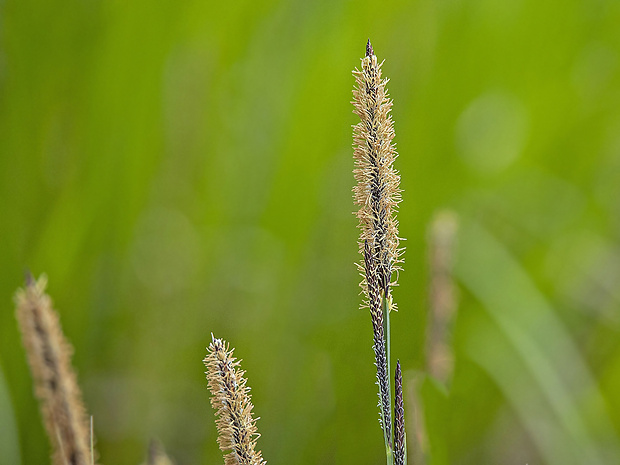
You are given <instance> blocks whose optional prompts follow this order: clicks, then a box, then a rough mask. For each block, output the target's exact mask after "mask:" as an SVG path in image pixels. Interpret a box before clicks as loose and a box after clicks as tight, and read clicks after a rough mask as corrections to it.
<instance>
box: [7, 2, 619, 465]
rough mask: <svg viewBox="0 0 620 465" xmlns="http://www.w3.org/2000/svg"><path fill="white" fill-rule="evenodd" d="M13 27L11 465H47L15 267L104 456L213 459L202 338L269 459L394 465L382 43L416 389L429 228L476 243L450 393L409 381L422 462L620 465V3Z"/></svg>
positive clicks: (117, 8)
mask: <svg viewBox="0 0 620 465" xmlns="http://www.w3.org/2000/svg"><path fill="white" fill-rule="evenodd" d="M0 22H1V24H0V239H1V242H0V270H1V271H0V276H1V278H2V279H0V296H2V302H3V304H2V306H1V308H2V311H1V312H0V370H1V373H0V446H1V447H2V450H1V451H0V463H2V464H4V463H7V464H9V463H10V464H16V463H20V461H21V463H23V464H31V463H37V464H38V463H41V464H43V463H49V458H48V455H49V446H48V443H47V439H46V438H45V436H44V433H43V427H42V425H41V418H40V415H39V413H38V410H37V404H36V402H35V400H34V396H33V393H32V384H31V378H30V375H29V373H28V368H27V366H26V358H25V354H24V353H23V351H22V349H21V343H20V341H19V337H18V331H17V327H16V323H15V320H14V316H13V306H12V302H11V296H12V294H13V292H14V290H15V289H16V288H17V287H18V286H19V285H20V284H21V282H22V276H23V271H24V269H25V268H26V267H28V268H30V269H31V270H32V272H33V273H34V274H35V275H38V274H39V273H41V272H46V273H47V274H48V276H49V292H50V294H51V295H52V296H53V297H54V298H55V302H56V307H57V308H58V310H59V312H60V314H61V318H62V323H63V327H64V330H65V332H66V334H67V337H68V338H69V339H70V340H71V341H72V342H73V345H74V347H75V356H74V364H75V366H76V369H77V371H78V375H79V380H80V383H81V385H82V386H83V389H84V395H85V400H86V402H87V404H88V406H89V409H90V412H91V413H92V414H93V416H94V425H95V431H96V434H97V438H98V444H97V447H98V449H99V451H100V453H101V461H102V462H103V463H117V464H120V465H124V464H128V465H129V464H136V463H140V461H142V460H143V458H144V456H145V454H146V448H147V445H148V443H149V440H150V438H152V437H157V438H159V439H160V440H161V441H162V442H163V444H165V446H166V450H167V451H168V452H169V454H170V455H171V456H172V457H174V458H175V459H176V460H177V462H178V463H179V464H190V463H218V462H219V461H220V460H221V455H220V452H219V451H218V450H217V444H216V441H215V438H216V430H215V424H214V421H213V420H214V415H213V412H212V411H211V409H210V406H209V402H208V393H207V389H206V380H205V379H204V375H203V371H204V368H203V366H202V362H201V360H202V358H203V357H204V355H205V353H206V346H207V345H208V343H209V341H210V340H211V335H210V333H211V332H213V333H214V334H215V335H216V336H218V337H223V338H226V339H227V340H229V341H230V342H231V343H232V344H233V345H234V346H235V347H236V352H235V355H236V356H238V357H239V358H242V359H243V367H244V368H245V369H246V370H247V376H248V378H249V385H250V386H251V387H252V393H253V403H254V404H255V412H256V414H257V415H259V416H260V417H261V420H260V421H259V422H258V427H259V430H260V431H261V433H262V437H261V438H260V439H259V442H258V445H259V448H261V449H262V451H263V455H264V456H265V458H266V459H267V460H268V461H269V463H273V464H277V463H289V464H297V463H299V464H301V463H307V464H321V463H325V464H336V463H343V464H344V463H351V464H353V463H355V464H378V463H383V461H384V460H385V458H384V450H383V439H382V436H381V431H380V429H379V425H378V422H377V418H378V410H377V408H376V401H377V397H376V386H375V385H374V384H373V382H374V366H373V364H372V360H373V355H372V350H371V324H370V319H369V317H368V315H367V314H366V313H365V312H363V311H360V310H358V305H359V300H360V298H361V297H360V296H359V295H358V291H359V288H358V287H357V285H358V281H359V278H358V276H357V272H356V270H355V267H354V266H353V262H354V261H356V260H358V255H357V244H356V238H357V236H358V232H357V230H356V229H355V225H356V220H355V217H354V216H353V215H352V214H351V212H352V211H353V209H354V206H353V203H352V198H351V187H352V186H353V182H354V181H353V175H352V173H351V170H352V167H353V161H352V149H351V143H352V135H351V125H352V124H354V123H355V122H356V120H355V117H354V115H353V114H352V107H351V105H350V100H351V89H352V86H353V78H352V76H351V70H352V69H353V68H354V67H355V66H359V58H360V57H361V56H362V55H363V53H364V46H365V42H366V39H367V38H368V37H370V38H371V40H372V42H373V46H374V48H375V52H376V54H377V55H378V57H379V58H380V59H385V64H384V67H383V72H384V74H385V75H386V76H387V77H389V78H390V79H391V81H390V83H389V86H388V87H389V89H390V93H391V96H392V98H393V99H394V110H393V116H394V120H395V128H396V139H395V141H396V142H397V144H398V150H399V153H400V157H399V159H398V160H397V161H396V165H397V168H398V169H399V170H400V172H401V175H402V187H403V188H404V193H403V197H404V201H403V202H402V204H401V208H400V214H399V220H400V234H401V235H402V236H403V237H405V238H407V241H406V243H405V245H406V246H407V251H406V253H405V264H404V271H403V272H402V273H401V274H400V277H399V283H400V286H399V287H398V288H396V289H395V291H394V297H395V299H396V300H397V302H398V306H399V308H400V311H399V312H398V314H396V315H394V317H393V318H392V344H393V346H392V354H393V356H395V357H398V358H400V360H401V363H402V365H403V368H404V375H405V384H407V382H408V380H409V381H410V380H412V379H413V378H414V377H416V376H418V375H416V374H415V373H417V372H419V371H420V370H423V369H424V363H425V354H424V347H425V328H426V321H427V302H428V299H427V287H428V286H427V285H428V274H427V264H426V241H425V234H426V229H427V225H428V222H429V220H430V218H431V217H432V215H433V213H434V212H435V211H436V210H437V209H438V208H442V207H450V208H452V209H453V210H455V211H456V212H457V213H458V214H459V216H460V222H461V228H460V238H459V261H458V264H457V266H456V271H455V273H456V275H457V279H458V284H459V287H460V307H459V312H458V316H457V319H456V321H455V324H454V339H453V342H454V355H455V372H454V376H453V380H452V383H451V385H450V386H449V389H444V388H443V387H440V386H439V385H438V384H437V383H436V382H435V381H434V380H432V379H429V378H427V379H426V380H425V381H423V382H422V383H420V398H421V399H422V400H423V402H424V409H425V412H426V416H427V427H426V429H427V433H428V441H429V444H430V452H431V454H432V458H431V459H430V460H429V463H431V464H434V465H438V464H448V463H450V464H480V463H502V464H508V465H513V464H514V465H522V464H524V463H530V464H532V463H545V464H548V465H555V464H562V465H572V464H583V463H588V464H609V463H618V461H619V460H620V449H619V443H620V441H619V437H620V396H619V395H618V393H620V285H619V283H620V248H619V240H620V33H619V32H618V24H620V4H619V3H618V2H615V1H612V0H607V1H605V0H598V1H592V0H583V1H576V0H562V1H560V0H553V1H547V2H537V1H533V0H509V1H495V0H472V1H464V0H444V1H434V0H417V1H412V2H405V1H401V2H397V1H387V2H380V3H378V2H343V1H333V0H330V1H316V2H308V1H295V2H274V1H244V0H238V1H232V2H205V1H188V2H172V1H167V0H162V1H157V2H146V1H135V2H114V1H110V2H105V1H102V2H97V1H94V0H89V1H76V0H61V1H55V2H51V1H32V0H22V1H15V0H7V1H5V2H3V3H2V4H1V5H0ZM408 408H409V407H408ZM407 415H408V418H409V419H411V418H412V412H411V410H408V411H407ZM413 436H414V434H413V431H412V430H411V428H410V429H409V438H410V439H411V438H412V437H413ZM411 447H413V446H412V445H411V444H410V449H409V452H410V454H411V456H413V451H412V450H411Z"/></svg>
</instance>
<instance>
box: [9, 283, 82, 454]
mask: <svg viewBox="0 0 620 465" xmlns="http://www.w3.org/2000/svg"><path fill="white" fill-rule="evenodd" d="M46 284H47V280H46V278H45V277H44V276H42V277H41V278H39V280H38V281H36V282H35V281H34V279H33V278H32V277H31V276H28V277H27V279H26V286H25V287H24V288H23V289H19V290H18V291H17V293H16V295H15V301H16V304H17V309H16V316H17V320H18V322H19V326H20V329H21V333H22V340H23V343H24V347H25V348H26V352H27V355H28V363H29V364H30V370H31V372H32V377H33V378H34V384H35V393H36V396H37V397H38V398H39V400H40V403H41V411H42V414H43V418H44V421H45V427H46V429H47V434H48V436H49V438H50V441H51V443H52V445H53V449H54V454H53V461H54V464H56V465H87V464H91V463H92V461H93V457H94V451H93V450H92V438H91V432H90V427H89V421H88V417H87V415H86V410H85V408H84V404H83V402H82V393H81V392H80V389H79V387H78V384H77V381H76V376H75V373H74V371H73V369H72V367H71V353H72V349H71V346H70V345H69V343H68V342H67V340H66V339H65V337H64V335H63V333H62V330H61V327H60V322H59V319H58V314H57V313H56V312H55V311H54V310H53V308H52V301H51V299H50V297H49V296H48V295H47V294H46V293H45V286H46Z"/></svg>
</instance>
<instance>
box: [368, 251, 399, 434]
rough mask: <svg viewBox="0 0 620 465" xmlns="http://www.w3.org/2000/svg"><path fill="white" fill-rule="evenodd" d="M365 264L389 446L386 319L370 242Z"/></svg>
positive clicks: (384, 423) (374, 347)
mask: <svg viewBox="0 0 620 465" xmlns="http://www.w3.org/2000/svg"><path fill="white" fill-rule="evenodd" d="M364 264H365V272H366V277H367V290H368V304H369V306H370V316H371V319H372V332H373V346H372V348H373V350H374V352H375V366H376V367H377V384H378V385H379V409H380V412H381V427H382V429H383V433H384V435H385V439H386V442H387V444H391V442H392V432H391V426H392V420H391V407H390V383H389V376H390V375H389V373H388V364H387V353H386V347H385V331H384V327H383V325H384V318H383V311H382V309H381V294H380V292H381V290H380V288H379V280H378V273H377V265H376V261H375V257H374V255H373V254H372V251H371V249H370V246H369V244H368V241H366V243H365V244H364Z"/></svg>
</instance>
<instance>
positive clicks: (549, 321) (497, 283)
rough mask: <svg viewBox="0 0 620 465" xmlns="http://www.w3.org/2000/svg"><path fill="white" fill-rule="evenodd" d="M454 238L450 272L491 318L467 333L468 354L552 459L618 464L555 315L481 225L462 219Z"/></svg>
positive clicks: (609, 429)
mask: <svg viewBox="0 0 620 465" xmlns="http://www.w3.org/2000/svg"><path fill="white" fill-rule="evenodd" d="M460 243H461V247H460V256H459V260H458V261H457V266H456V275H457V277H458V278H459V279H460V280H461V281H462V282H463V284H464V285H465V286H466V287H467V288H468V290H469V291H470V292H471V293H472V294H473V295H474V296H475V297H476V298H477V299H478V300H479V301H480V302H481V303H482V304H483V306H484V308H485V310H486V312H487V313H488V317H490V319H491V320H492V324H491V326H492V327H490V326H489V324H487V325H486V326H485V325H484V324H478V329H477V331H474V332H472V334H471V335H470V338H469V344H468V349H469V352H470V355H471V357H472V358H473V359H474V360H475V361H476V362H477V363H479V364H480V365H481V366H482V367H483V368H485V369H486V370H487V371H488V372H489V374H490V375H491V377H492V378H493V379H494V380H495V382H496V383H497V384H498V385H499V386H500V388H501V389H502V390H503V391H504V394H505V395H506V397H507V398H508V399H509V400H510V402H511V403H512V406H513V408H514V409H515V411H516V412H517V414H518V416H519V417H520V418H521V420H522V421H523V423H524V425H525V427H526V428H527V429H528V431H529V433H530V435H531V437H532V439H533V441H534V442H535V443H536V444H537V446H538V447H539V449H540V452H541V454H542V455H543V456H544V457H545V458H546V460H547V461H548V463H550V464H557V465H568V464H573V463H574V464H582V463H588V464H590V465H592V464H601V465H602V464H604V463H619V461H620V452H619V450H618V446H617V444H618V438H617V435H616V433H615V432H614V430H613V426H612V424H611V421H610V419H609V416H608V412H607V411H606V410H605V402H604V399H603V397H602V395H601V393H600V391H599V389H598V386H597V385H596V383H595V381H594V378H593V377H592V375H591V374H590V372H589V370H588V368H587V366H586V364H585V362H584V360H583V358H582V356H581V354H580V352H579V350H578V348H577V347H576V346H575V344H574V342H573V341H572V339H571V337H570V334H569V333H568V331H567V330H566V328H565V327H564V324H563V323H562V321H561V320H560V319H559V318H558V317H557V315H555V313H554V311H553V309H552V308H551V307H550V306H549V304H548V303H547V302H546V300H545V298H544V297H543V296H542V295H541V293H540V292H539V291H538V290H537V289H536V287H535V286H534V284H533V283H532V282H531V280H530V278H529V276H528V275H527V274H526V273H525V272H524V271H523V269H522V268H521V266H520V265H519V264H518V263H517V261H516V260H515V259H514V257H512V256H511V255H510V253H509V252H508V251H507V250H506V248H505V247H504V246H503V245H502V244H501V243H500V242H499V241H498V240H497V239H495V238H494V237H493V236H492V235H491V234H490V233H489V232H487V231H486V230H485V229H483V227H481V226H480V225H477V224H475V223H467V224H464V225H463V227H462V232H461V237H460ZM481 318H482V317H480V318H479V319H481ZM504 349H505V350H504ZM586 408H587V409H586ZM541 412H545V414H544V415H543V414H542V413H541ZM586 412H587V415H586ZM594 435H596V436H594Z"/></svg>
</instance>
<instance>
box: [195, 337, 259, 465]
mask: <svg viewBox="0 0 620 465" xmlns="http://www.w3.org/2000/svg"><path fill="white" fill-rule="evenodd" d="M208 351H209V353H208V354H207V356H206V358H205V359H204V364H205V365H206V367H207V372H206V374H207V380H208V382H209V390H210V391H211V394H212V396H213V397H211V405H212V406H213V408H214V409H215V410H216V415H217V416H218V419H217V420H216V425H217V430H218V433H219V436H218V439H217V440H218V443H219V445H220V449H221V450H222V451H227V450H230V451H231V452H230V453H228V454H226V455H225V456H224V458H225V464H226V465H260V464H265V463H266V462H265V461H264V460H263V458H262V454H261V452H260V451H256V450H255V449H256V440H257V439H258V438H259V437H260V434H259V433H258V430H257V429H256V420H257V419H254V418H253V417H252V409H253V408H254V406H253V405H252V402H251V398H250V394H249V392H250V388H249V387H248V386H247V385H246V382H247V381H246V379H245V378H244V377H243V376H244V374H245V371H243V370H241V369H240V368H239V361H237V359H236V358H235V357H233V351H234V349H230V348H229V345H228V343H226V342H225V341H224V340H223V339H216V338H215V337H213V336H212V342H211V344H209V347H208Z"/></svg>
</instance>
